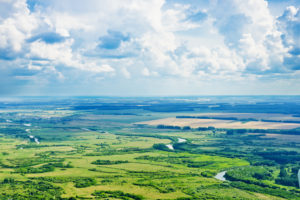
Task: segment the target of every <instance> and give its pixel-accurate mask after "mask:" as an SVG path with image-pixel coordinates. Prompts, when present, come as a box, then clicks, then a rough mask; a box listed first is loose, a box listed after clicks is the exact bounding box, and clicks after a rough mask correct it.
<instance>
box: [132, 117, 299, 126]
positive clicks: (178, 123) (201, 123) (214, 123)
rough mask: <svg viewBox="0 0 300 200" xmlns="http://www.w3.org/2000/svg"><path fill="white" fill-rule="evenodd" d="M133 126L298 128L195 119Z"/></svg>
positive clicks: (166, 119) (153, 121) (145, 122)
mask: <svg viewBox="0 0 300 200" xmlns="http://www.w3.org/2000/svg"><path fill="white" fill-rule="evenodd" d="M135 124H146V125H151V126H157V125H160V124H163V125H169V126H180V127H184V126H190V127H191V128H198V127H209V126H213V127H215V128H231V129H293V128H297V127H300V124H297V123H280V122H260V121H250V122H240V121H234V120H217V119H195V118H175V117H171V118H164V119H158V120H151V121H144V122H138V123H135Z"/></svg>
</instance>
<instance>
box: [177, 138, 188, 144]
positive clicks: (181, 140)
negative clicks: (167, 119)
mask: <svg viewBox="0 0 300 200" xmlns="http://www.w3.org/2000/svg"><path fill="white" fill-rule="evenodd" d="M183 142H186V139H183V138H178V143H183Z"/></svg>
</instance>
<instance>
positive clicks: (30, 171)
mask: <svg viewBox="0 0 300 200" xmlns="http://www.w3.org/2000/svg"><path fill="white" fill-rule="evenodd" d="M66 101H67V102H68V101H70V100H66ZM86 101H87V102H86ZM110 101H115V103H114V104H112V103H110ZM173 101H174V100H172V99H171V100H170V99H167V100H165V99H164V100H160V101H159V103H157V102H156V103H154V104H152V102H151V101H150V100H147V99H146V100H145V99H142V100H141V99H133V100H132V99H131V100H129V99H125V100H124V99H118V100H116V99H113V100H112V99H88V100H82V99H73V100H72V104H66V103H65V102H63V103H62V102H61V101H53V100H51V101H50V100H49V102H48V103H47V104H43V105H42V106H39V105H37V104H36V103H35V102H32V103H30V101H29V102H28V100H27V101H26V104H25V103H24V104H21V103H18V104H15V103H14V104H12V103H11V104H9V103H6V104H5V106H4V105H2V108H1V112H0V119H1V120H0V182H1V184H0V188H1V192H0V199H7V200H8V199H16V200H19V199H20V200H21V199H70V200H71V199H178V200H179V199H181V200H189V199H272V200H273V199H300V190H299V187H298V185H297V178H296V176H295V175H296V173H297V172H298V169H299V162H300V150H299V146H300V142H299V137H300V135H298V134H297V133H298V132H297V129H291V130H295V134H292V135H290V134H288V135H287V134H286V133H285V134H283V135H284V136H285V135H286V136H287V137H283V136H282V134H279V133H277V132H276V130H274V133H272V134H271V133H250V132H243V131H241V132H240V131H236V130H233V131H230V130H232V129H234V127H230V128H229V127H226V129H223V127H222V128H218V127H217V126H214V127H209V126H207V127H204V126H199V127H200V129H199V128H198V127H197V128H196V127H195V128H194V127H190V128H187V127H185V126H187V124H184V126H182V127H179V128H178V127H175V128H174V127H168V126H167V125H168V124H164V125H166V126H164V127H158V126H157V125H156V124H147V125H144V122H145V121H151V120H161V119H165V118H170V117H172V118H173V119H177V118H176V116H185V115H193V116H194V115H196V114H199V113H200V112H199V108H198V107H197V106H198V105H195V106H196V107H197V108H195V109H194V108H193V109H192V110H191V107H192V106H191V104H185V103H181V107H180V108H178V105H177V103H176V104H175V105H174V104H173V103H172V102H173ZM124 102H125V103H124ZM149 102H151V103H149ZM137 105H139V106H137ZM140 105H148V106H144V107H145V109H144V108H140V107H141V106H140ZM149 105H150V106H149ZM151 105H153V106H151ZM192 105H194V104H192ZM207 106H209V105H207ZM207 109H214V107H210V108H209V107H207V108H205V109H203V110H204V111H203V112H205V111H207ZM278 112H280V110H279V111H278ZM295 114H297V113H295ZM284 115H287V114H283V113H281V114H280V116H284ZM205 116H207V114H206V115H205ZM243 116H244V115H243ZM261 116H264V115H261ZM226 117H228V116H226ZM277 117H278V116H277ZM249 118H253V115H249ZM262 119H267V118H262ZM185 120H188V119H185ZM192 120H194V119H192ZM200 120H201V119H200ZM210 120H212V119H210ZM276 120H278V118H276ZM285 120H286V118H285ZM240 123H242V122H240ZM266 123H267V122H266ZM268 123H284V122H268ZM287 124H293V123H287ZM174 126H175V125H174ZM176 126H177V125H176ZM201 127H202V128H201ZM240 128H241V127H239V129H237V130H240ZM252 128H253V127H252ZM277 131H278V130H277ZM167 145H171V146H172V147H173V149H171V148H169V147H170V146H169V147H168V146H167ZM223 171H226V174H225V178H226V181H222V180H219V179H217V178H215V176H216V174H218V173H219V172H223Z"/></svg>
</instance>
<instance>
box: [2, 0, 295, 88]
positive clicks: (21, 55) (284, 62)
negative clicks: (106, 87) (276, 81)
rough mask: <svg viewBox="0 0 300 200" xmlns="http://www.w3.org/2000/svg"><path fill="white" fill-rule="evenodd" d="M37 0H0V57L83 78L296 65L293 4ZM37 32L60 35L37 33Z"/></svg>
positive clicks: (186, 75) (226, 75)
mask: <svg viewBox="0 0 300 200" xmlns="http://www.w3.org/2000/svg"><path fill="white" fill-rule="evenodd" d="M37 3H38V5H37V6H36V7H35V8H34V9H31V10H29V9H28V7H27V5H26V1H25V0H11V1H0V6H2V7H3V8H4V7H5V8H6V9H0V10H1V11H2V10H3V12H1V13H0V59H1V60H6V61H7V60H10V61H9V62H10V65H9V67H11V66H12V65H15V66H16V67H19V68H20V69H22V70H24V69H27V70H29V71H31V72H32V73H33V72H35V73H38V74H39V75H40V76H41V75H42V74H43V73H45V74H51V73H53V76H55V77H58V78H59V77H60V78H59V79H60V80H64V81H67V80H68V81H72V79H74V80H75V77H77V76H78V77H80V75H82V76H81V77H83V76H84V77H83V78H82V80H83V79H85V81H86V82H84V83H87V84H88V82H89V80H91V79H92V78H91V77H93V78H95V77H94V76H96V77H97V80H100V81H106V80H114V79H117V78H120V77H125V79H124V80H126V79H128V80H132V79H134V78H140V79H141V80H142V78H145V77H147V78H145V79H147V80H150V79H151V78H153V79H154V78H157V77H161V78H166V77H169V78H172V79H178V80H185V79H189V80H198V79H201V80H204V79H207V80H212V81H213V80H215V81H218V80H224V79H230V80H232V79H236V80H242V79H244V80H246V79H255V77H256V78H260V79H263V78H264V77H267V76H270V75H269V74H270V73H271V74H272V73H279V74H280V73H287V74H293V73H294V71H295V70H298V68H300V67H299V64H298V68H297V63H299V60H300V58H299V54H300V53H298V51H299V52H300V49H299V47H300V36H299V34H298V33H299V26H300V25H299V24H300V19H299V18H300V17H299V16H300V14H299V9H298V8H296V7H294V6H290V7H288V8H287V9H286V11H285V12H284V13H283V14H282V16H281V17H279V18H276V17H275V16H273V15H272V13H271V12H270V7H269V6H268V3H267V1H264V0H249V1H244V0H216V1H210V2H209V3H203V2H202V3H201V6H199V5H198V3H196V2H195V3H194V4H187V3H185V2H183V3H181V4H177V3H172V1H164V0H149V1H140V0H116V1H110V0H101V1H99V0H88V1H86V2H84V3H83V2H82V1H79V0H78V1H77V0H76V1H74V0H65V1H60V0H53V1H49V2H47V3H43V4H41V5H39V2H37ZM224 8H226V9H224ZM297 31H298V32H297ZM43 33H52V35H55V36H57V37H60V38H61V40H57V41H54V42H51V41H50V42H47V41H46V40H43V39H42V38H39V37H37V36H41V35H42V34H43ZM109 34H111V35H109ZM113 34H115V35H113ZM50 36H51V35H50ZM35 37H36V38H35ZM32 38H35V39H32ZM50 39H51V38H50ZM103 40H107V41H106V42H103ZM116 40H118V41H116ZM101 42H102V47H101V45H100V44H101ZM103 44H105V45H103ZM104 47H106V48H104ZM2 63H4V61H3V62H2ZM5 63H6V62H5ZM19 64H20V65H19ZM24 66H26V67H24ZM112 66H113V67H112ZM78 74H80V75H78ZM99 74H101V75H99ZM140 75H143V77H142V78H141V77H140ZM46 77H49V83H50V82H51V78H52V77H51V76H46ZM99 77H101V78H99ZM78 79H80V78H78ZM95 79H96V78H95Z"/></svg>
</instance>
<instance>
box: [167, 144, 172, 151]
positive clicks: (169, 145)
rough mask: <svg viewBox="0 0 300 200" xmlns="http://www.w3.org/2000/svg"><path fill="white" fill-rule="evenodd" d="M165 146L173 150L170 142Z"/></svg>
mask: <svg viewBox="0 0 300 200" xmlns="http://www.w3.org/2000/svg"><path fill="white" fill-rule="evenodd" d="M166 147H168V148H169V149H170V150H174V147H173V145H172V144H166Z"/></svg>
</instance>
